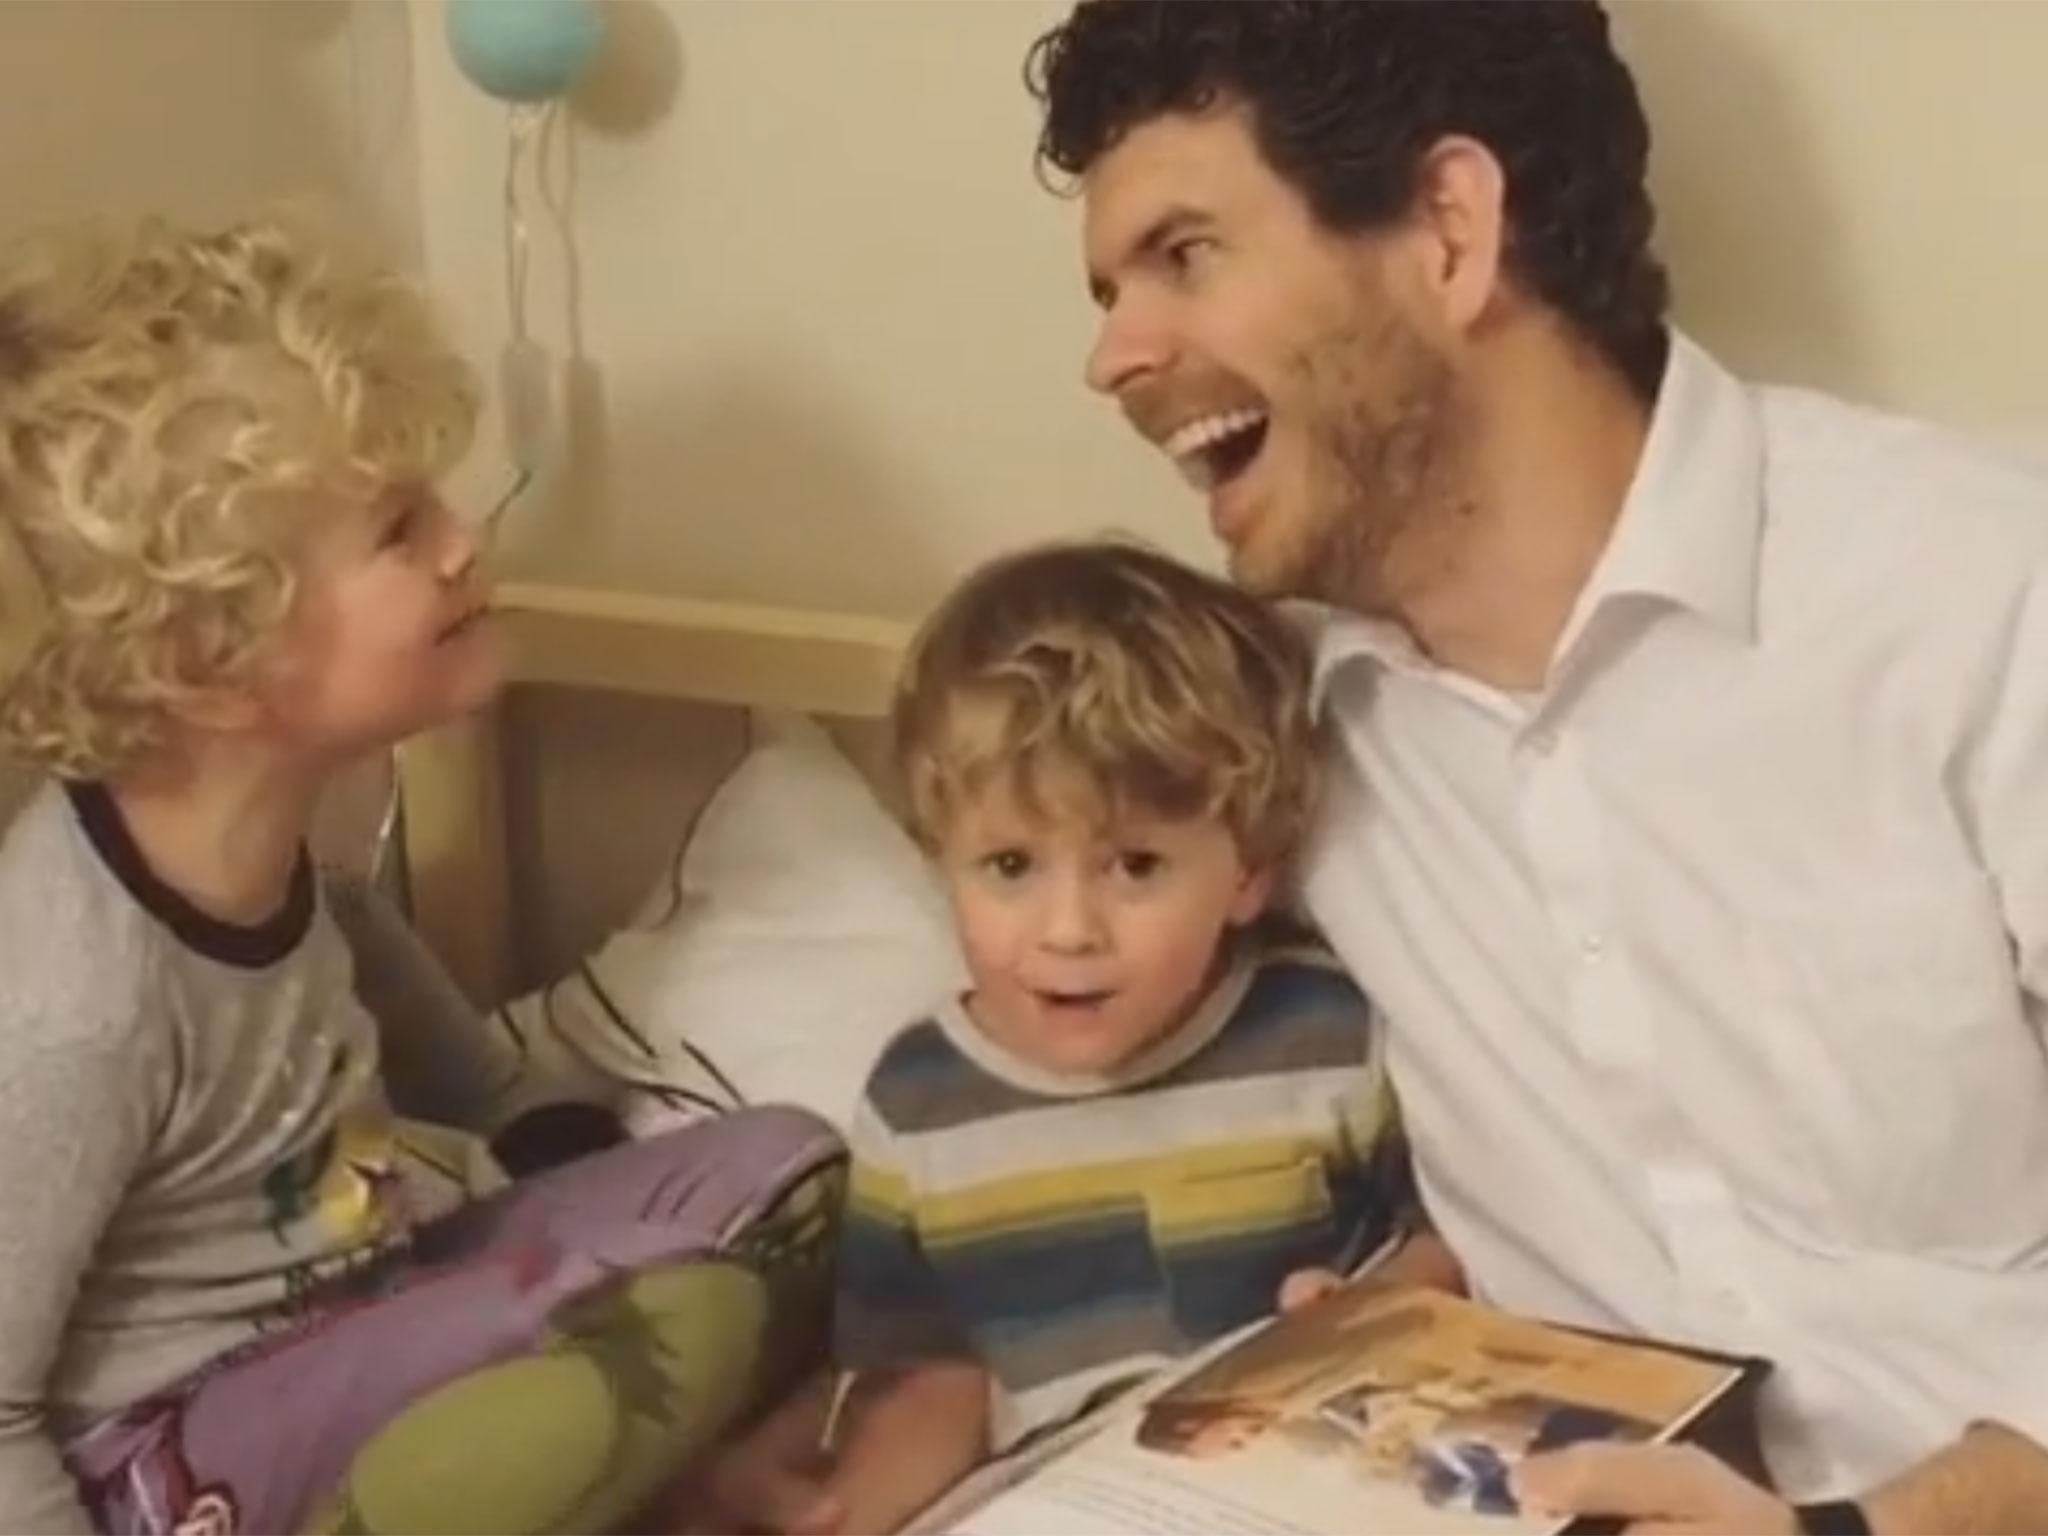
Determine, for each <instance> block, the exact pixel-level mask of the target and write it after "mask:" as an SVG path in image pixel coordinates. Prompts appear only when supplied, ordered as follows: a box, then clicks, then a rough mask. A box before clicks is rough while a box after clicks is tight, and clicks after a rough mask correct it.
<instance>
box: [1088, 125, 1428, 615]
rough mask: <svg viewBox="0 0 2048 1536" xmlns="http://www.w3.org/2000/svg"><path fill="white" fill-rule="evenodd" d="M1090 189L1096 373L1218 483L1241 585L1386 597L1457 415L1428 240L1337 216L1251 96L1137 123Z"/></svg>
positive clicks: (1335, 596)
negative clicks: (1427, 310) (1345, 227)
mask: <svg viewBox="0 0 2048 1536" xmlns="http://www.w3.org/2000/svg"><path fill="white" fill-rule="evenodd" d="M1083 195H1084V199H1085V230H1084V242H1085V246H1086V255H1087V262H1088V274H1089V285H1090V289H1091V291H1092V292H1093V294H1094V297H1095V300H1096V303H1097V304H1098V305H1099V306H1100V308H1101V310H1102V321H1101V327H1100V331H1099V333H1098V335H1097V337H1096V342H1095V346H1094V349H1093V351H1092V352H1091V354H1090V356H1089V359H1088V382H1089V384H1090V386H1091V387H1093V388H1095V389H1097V390H1099V391H1101V392H1102V393H1104V394H1108V395H1111V396H1114V397H1115V399H1116V400H1117V402H1118V404H1119V405H1121V406H1122V408H1123V411H1124V414H1125V415H1126V417H1128V418H1129V420H1130V422H1131V424H1132V425H1133V426H1134V427H1136V428H1137V430H1138V431H1139V432H1140V433H1141V434H1142V435H1143V436H1144V437H1146V438H1147V439H1148V440H1150V441H1151V442H1153V443H1155V444H1157V445H1159V446H1160V447H1161V448H1162V449H1163V450H1164V451H1165V452H1166V453H1167V454H1168V455H1169V456H1170V457H1171V458H1172V459H1173V460H1174V462H1175V464H1176V465H1177V466H1178V467H1179V468H1180V469H1181V471H1182V472H1183V474H1185V475H1186V476H1187V478H1188V480H1189V481H1190V482H1191V483H1192V484H1193V485H1195V486H1196V488H1197V489H1198V490H1201V491H1202V492H1204V493H1205V494H1206V495H1207V498H1208V503H1209V521H1210V526H1211V527H1212V528H1213V529H1214V531H1215V533H1216V536H1217V537H1218V538H1219V539H1221V540H1222V541H1223V543H1224V544H1225V546H1227V548H1228V551H1229V555H1230V562H1231V569H1232V574H1233V575H1234V576H1235V577H1236V578H1237V580H1238V582H1239V583H1240V584H1241V585H1243V586H1244V587H1246V588H1247V589H1249V590H1251V591H1253V592H1257V593H1259V594H1261V595H1265V596H1286V595H1302V596H1311V597H1318V598H1322V599H1325V600H1327V601H1331V602H1336V603H1342V604H1345V605H1348V606H1353V607H1359V608H1364V609H1367V610H1383V609H1385V608H1386V607H1387V606H1389V603H1390V601H1391V599H1392V591H1391V588H1393V587H1394V586H1397V585H1398V581H1394V582H1390V580H1389V577H1390V574H1392V573H1391V572H1390V558H1389V557H1390V555H1398V553H1399V546H1400V544H1401V541H1402V539H1403V537H1404V535H1406V534H1407V533H1408V532H1409V531H1410V530H1411V529H1412V528H1413V527H1415V526H1416V525H1417V524H1418V523H1421V522H1424V521H1427V520H1428V517H1429V515H1430V513H1431V512H1432V511H1433V509H1435V508H1437V507H1438V506H1440V505H1443V504H1444V503H1445V502H1446V501H1447V499H1448V497H1447V493H1446V490H1445V482H1446V474H1447V471H1448V469H1449V465H1450V451H1449V450H1450V445H1451V441H1452V430H1453V428H1454V427H1455V425H1456V424H1457V411H1456V409H1455V407H1456V394H1455V391H1454V389H1453V384H1452V376H1451V372H1450V369H1449V367H1448V365H1447V363H1446V362H1445V360H1444V358H1443V357H1442V355H1441V354H1440V353H1439V351H1438V350H1437V349H1435V348H1433V347H1432V346H1431V345H1430V344H1429V343H1428V341H1427V340H1426V338H1425V333H1424V330H1423V329H1422V328H1421V326H1420V324H1419V321H1420V319H1421V313H1420V309H1419V306H1418V305H1417V303H1416V302H1415V301H1413V300H1408V299H1404V298H1403V296H1402V295H1403V294H1404V293H1406V292H1410V291H1413V289H1414V285H1413V284H1412V283H1408V282H1405V281H1404V280H1403V273H1404V270H1405V264H1408V263H1411V262H1412V261H1414V260H1415V259H1417V250H1418V246H1417V243H1416V242H1415V240H1414V239H1413V238H1412V236H1411V235H1409V234H1408V233H1407V232H1406V231H1404V230H1403V229H1402V228H1400V227H1396V228H1394V229H1392V230H1388V231H1384V232H1380V231H1375V232H1373V233H1369V234H1360V235H1342V234H1335V233H1332V232H1330V231H1329V230H1327V229H1325V228H1323V227H1322V226H1321V225H1320V224H1318V223H1317V221H1316V219H1315V217H1314V216H1313V214H1312V213H1311V212H1310V210H1309V208H1308V205H1307V204H1306V203H1305V202H1304V201H1303V199H1302V198H1301V196H1300V194H1299V193H1297V192H1296V191H1295V190H1294V189H1293V187H1291V186H1290V185H1289V184H1288V183H1286V182H1285V181H1283V180H1282V179H1281V178H1280V177H1279V176H1277V175H1276V174H1275V173H1274V172H1273V171H1272V169H1271V168H1270V167H1269V166H1268V165H1267V164H1266V163H1265V161H1264V159H1263V158H1262V157H1261V155H1260V154H1259V151H1258V148H1257V145H1256V143H1255V141H1254V140H1253V138H1252V134H1251V131H1250V126H1249V123H1248V121H1247V119H1246V117H1245V115H1244V113H1243V112H1242V111H1241V110H1238V109H1234V108H1226V109H1218V110H1214V111H1210V112H1206V113H1203V114H1201V115H1198V116H1190V115H1169V116H1164V117H1159V118H1155V119H1152V120H1151V121H1149V122H1146V123H1144V124H1142V125H1141V126H1139V127H1137V128H1135V129H1133V130H1132V131H1131V132H1130V133H1129V134H1128V135H1126V136H1125V137H1124V138H1123V139H1122V140H1120V141H1119V142H1118V143H1117V144H1116V145H1115V147H1114V148H1112V149H1111V150H1109V151H1108V152H1107V153H1106V154H1104V155H1103V156H1102V157H1101V158H1100V159H1099V160H1098V161H1097V162H1096V163H1095V165H1094V166H1092V167H1091V168H1090V170H1089V172H1088V174H1087V177H1086V178H1085V181H1084V183H1083ZM1394 564H1396V565H1397V564H1398V562H1394Z"/></svg>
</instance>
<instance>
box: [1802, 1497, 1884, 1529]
mask: <svg viewBox="0 0 2048 1536" xmlns="http://www.w3.org/2000/svg"><path fill="white" fill-rule="evenodd" d="M1792 1518H1793V1519H1795V1520H1797V1521H1798V1522H1799V1529H1800V1530H1801V1531H1803V1532H1804V1533H1805V1536H1871V1531H1870V1517H1869V1516H1868V1515H1866V1514H1864V1513H1863V1506H1862V1505H1861V1504H1858V1503H1857V1502H1856V1501H1855V1500H1854V1499H1819V1500H1816V1501H1815V1502H1814V1503H1811V1504H1794V1505H1793V1506H1792Z"/></svg>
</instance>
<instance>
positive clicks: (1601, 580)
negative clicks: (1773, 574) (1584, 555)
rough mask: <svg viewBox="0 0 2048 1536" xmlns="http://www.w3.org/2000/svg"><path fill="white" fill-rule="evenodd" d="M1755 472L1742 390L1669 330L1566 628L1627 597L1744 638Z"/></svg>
mask: <svg viewBox="0 0 2048 1536" xmlns="http://www.w3.org/2000/svg"><path fill="white" fill-rule="evenodd" d="M1763 471H1764V444H1763V428H1762V425H1761V424H1760V423H1759V421H1758V420H1757V413H1756V406H1755V403H1754V401H1753V400H1752V399H1751V398H1750V394H1749V391H1748V390H1747V389H1745V388H1744V387H1743V385H1742V384H1741V382H1740V381H1739V380H1737V379H1736V378H1735V377H1734V376H1733V375H1732V374H1730V373H1729V372H1728V371H1727V370H1726V369H1725V368H1723V367H1722V366H1721V365H1720V364H1719V363H1717V362H1715V361H1714V359H1713V358H1712V357H1710V356H1708V354H1707V353H1706V352H1705V351H1704V350H1702V349H1701V348H1700V347H1699V346H1698V345H1697V344H1696V343H1694V342H1693V341H1692V340H1691V339H1690V338H1689V337H1686V336H1684V335H1682V334H1680V333H1679V332H1677V331H1673V332H1672V333H1671V356H1670V360H1669V361H1668V362H1667V363H1666V364H1665V368H1664V381H1663V384H1662V385H1661V386H1660V387H1659V389H1658V391H1657V408H1656V410H1655V411H1653V412H1652V413H1651V416H1650V431H1649V435H1648V437H1647V438H1646V439H1645V440H1644V443H1643V456H1642V460H1641V462H1640V463H1638V464H1637V466H1636V473H1635V479H1634V480H1633V481H1632V482H1631V483H1630V485H1629V491H1628V496H1627V498H1626V499H1625V500H1624V501H1623V502H1622V507H1621V516H1620V517H1619V518H1618V519H1616V521H1615V525H1614V532H1613V534H1612V535H1611V536H1610V537H1609V539H1608V542H1607V550H1606V553H1605V554H1603V555H1602V556H1601V557H1600V561H1599V563H1598V564H1597V565H1596V566H1595V567H1594V568H1593V575H1592V577H1591V579H1590V580H1589V581H1588V582H1587V583H1586V590H1585V591H1584V592H1583V593H1582V594H1580V598H1579V603H1578V608H1579V612H1578V613H1575V614H1574V615H1573V624H1572V626H1571V628H1573V629H1576V628H1577V626H1578V621H1579V619H1580V618H1581V616H1582V615H1583V614H1587V613H1590V612H1591V611H1592V610H1593V608H1595V607H1596V606H1598V604H1599V603H1600V602H1601V601H1602V600H1603V599H1605V598H1607V597H1610V596H1615V595H1619V594H1622V593H1632V594H1636V595H1639V596H1647V597H1661V598H1665V599H1668V600H1669V601H1671V602H1673V603H1676V604H1678V605H1679V606H1681V607H1684V608H1689V609H1691V610H1692V611H1693V612H1694V613H1697V614H1699V615H1700V616H1701V617H1702V618H1704V619H1708V620H1710V621H1712V622H1714V623H1717V624H1720V625H1722V626H1723V627H1724V628H1726V629H1728V630H1730V631H1731V632H1733V633H1735V634H1737V635H1741V636H1743V637H1745V638H1747V637H1748V636H1749V635H1750V634H1751V633H1752V632H1753V629H1754V625H1755V620H1756V582H1757V544H1758V541H1759V539H1760V538H1761V537H1762V530H1763V511H1764V490H1763V484H1764V476H1763ZM1567 633H1568V634H1569V631H1568V632H1567Z"/></svg>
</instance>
